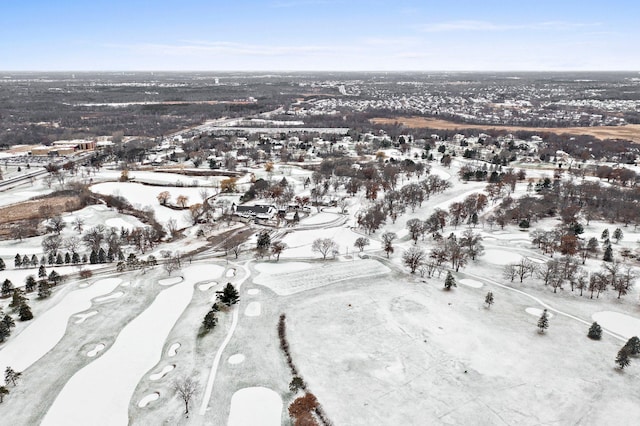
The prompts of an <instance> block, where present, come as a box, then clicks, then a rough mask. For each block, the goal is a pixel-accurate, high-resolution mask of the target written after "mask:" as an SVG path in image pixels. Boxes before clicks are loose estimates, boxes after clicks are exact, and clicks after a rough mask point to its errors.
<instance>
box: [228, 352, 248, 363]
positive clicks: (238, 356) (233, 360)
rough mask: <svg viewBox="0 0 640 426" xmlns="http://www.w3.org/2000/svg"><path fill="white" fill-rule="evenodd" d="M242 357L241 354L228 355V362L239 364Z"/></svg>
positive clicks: (242, 360) (242, 359)
mask: <svg viewBox="0 0 640 426" xmlns="http://www.w3.org/2000/svg"><path fill="white" fill-rule="evenodd" d="M244 358H245V357H244V355H243V354H234V355H231V356H230V357H229V360H228V362H229V364H240V363H242V362H244Z"/></svg>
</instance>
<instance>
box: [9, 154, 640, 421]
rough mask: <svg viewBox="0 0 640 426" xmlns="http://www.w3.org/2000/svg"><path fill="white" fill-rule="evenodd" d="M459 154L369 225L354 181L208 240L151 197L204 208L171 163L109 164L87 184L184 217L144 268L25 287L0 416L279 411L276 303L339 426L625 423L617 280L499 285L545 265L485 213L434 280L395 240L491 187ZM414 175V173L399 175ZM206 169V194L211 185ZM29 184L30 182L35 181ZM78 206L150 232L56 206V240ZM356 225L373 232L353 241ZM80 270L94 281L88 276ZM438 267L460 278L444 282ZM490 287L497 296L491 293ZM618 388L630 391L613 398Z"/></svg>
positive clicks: (637, 318) (206, 415)
mask: <svg viewBox="0 0 640 426" xmlns="http://www.w3.org/2000/svg"><path fill="white" fill-rule="evenodd" d="M459 167H460V164H459V163H458V162H457V161H456V162H454V163H453V165H452V167H451V168H446V167H444V166H442V165H439V164H435V163H434V164H433V166H432V174H434V175H437V176H440V177H441V178H443V179H447V180H449V181H450V182H451V183H452V187H451V188H450V189H448V190H446V191H444V192H442V193H435V194H433V195H432V196H431V198H430V199H429V200H425V201H424V202H423V203H422V204H421V205H418V206H416V208H415V210H413V209H407V211H406V212H405V213H404V214H403V215H401V216H399V217H398V218H397V220H395V221H391V220H387V221H386V222H385V223H384V224H383V225H382V226H381V228H380V229H378V230H376V231H375V232H373V233H367V232H365V230H364V229H362V228H361V227H359V226H358V225H357V219H358V213H359V212H361V211H362V210H363V209H364V208H365V207H366V206H367V205H368V203H369V201H368V200H366V199H365V198H364V197H362V196H359V195H357V196H354V197H351V198H349V206H348V209H346V211H345V213H344V214H343V213H340V209H338V208H336V207H326V208H325V210H324V211H319V210H320V209H316V208H315V207H314V208H313V209H311V211H310V212H309V213H308V214H307V215H305V217H304V218H303V219H302V220H301V221H300V223H299V224H298V225H296V226H297V228H296V227H295V226H289V227H285V226H284V225H279V226H272V225H269V226H268V227H267V226H262V225H259V224H255V223H249V224H247V225H241V226H237V227H236V228H234V226H236V225H232V226H229V225H227V224H223V223H222V221H221V222H220V223H219V224H217V225H216V227H214V229H213V230H212V231H211V230H207V232H208V234H207V235H206V237H202V236H197V232H196V229H197V226H194V225H192V223H191V222H190V221H189V219H188V217H187V215H186V211H183V210H181V209H176V208H169V207H165V206H162V205H160V204H159V202H158V199H157V195H158V193H159V192H161V191H165V190H166V191H168V192H169V193H170V196H171V199H172V200H173V201H175V200H176V198H177V197H178V196H179V195H184V196H187V197H188V198H189V200H191V202H190V204H192V203H196V202H198V203H199V202H202V199H201V194H200V192H199V190H200V189H201V188H198V187H176V186H172V183H173V181H171V180H170V179H174V180H175V179H176V177H175V176H173V175H170V174H168V173H167V174H159V175H154V174H152V173H146V172H141V173H137V174H136V181H135V182H117V181H115V180H117V176H118V174H116V173H114V172H113V171H104V173H103V175H102V176H99V177H98V178H96V182H99V183H96V184H94V185H92V190H93V191H95V192H96V193H101V194H105V195H120V196H122V197H124V198H125V199H127V200H129V201H130V202H131V204H133V205H137V206H139V207H141V208H144V207H146V206H151V208H152V209H153V210H154V211H155V214H156V218H157V220H158V221H159V222H160V223H166V222H168V221H169V220H171V219H173V220H175V221H177V222H178V225H179V226H180V227H186V228H187V230H186V231H185V232H184V234H183V235H182V236H180V237H179V238H176V239H175V240H173V241H171V242H169V243H162V244H160V245H158V246H154V247H151V248H148V251H145V252H144V254H143V253H138V255H139V258H146V257H148V256H149V255H151V254H152V255H154V257H156V258H157V260H159V264H158V265H157V266H148V267H145V268H140V269H133V268H126V267H122V270H120V271H116V268H115V266H114V265H99V264H98V265H89V264H87V265H79V266H71V265H58V266H49V265H47V272H49V271H50V270H54V269H55V270H56V271H59V273H60V274H63V275H69V277H70V278H69V279H68V280H66V281H65V282H63V283H62V284H60V285H58V286H56V287H54V288H53V294H52V296H51V297H50V298H47V299H44V300H40V298H38V297H37V294H36V293H35V292H33V293H29V294H28V295H27V298H28V302H29V303H30V305H31V306H32V310H33V314H34V318H33V319H32V320H30V321H25V322H22V321H16V327H15V329H13V330H12V333H11V335H10V336H9V337H8V338H7V339H6V340H5V341H4V342H3V343H0V368H2V369H4V368H6V367H7V366H10V367H12V368H13V369H14V370H16V371H20V372H22V378H21V382H19V385H16V386H14V385H9V386H10V387H9V389H10V392H11V393H10V394H9V395H8V396H6V397H5V402H4V403H3V404H1V405H0V414H1V415H2V419H3V422H6V424H11V425H31V424H44V425H54V426H56V425H126V424H133V425H154V424H172V425H173V424H175V425H229V426H254V425H264V426H281V425H289V424H292V422H291V420H290V417H289V411H288V408H289V405H290V404H291V403H292V402H293V401H294V400H295V399H296V398H298V397H300V396H302V395H303V394H304V392H303V391H302V390H299V389H298V390H295V391H292V390H291V389H290V383H291V381H292V378H293V377H292V373H291V370H290V367H289V365H288V364H287V361H286V358H285V355H284V354H283V352H282V350H281V349H280V343H279V334H278V328H277V327H278V321H279V318H280V315H281V314H286V324H287V328H286V336H287V339H288V344H289V348H290V352H291V358H292V360H293V363H295V365H296V367H297V370H298V373H299V374H300V376H301V377H303V378H304V381H305V383H306V385H307V386H308V388H307V392H312V393H313V395H315V397H317V400H318V402H319V403H320V404H321V405H322V407H323V409H324V411H325V412H326V413H327V416H328V417H329V418H330V419H331V421H332V422H333V424H335V425H424V424H479V425H493V424H522V425H537V424H580V425H582V424H585V425H600V424H616V425H626V424H629V425H631V424H636V421H635V420H637V419H640V406H639V405H638V404H636V403H635V402H634V401H637V400H638V398H640V389H639V388H638V386H636V383H635V381H636V378H637V372H638V371H639V370H638V369H639V368H640V365H637V361H636V360H633V361H632V364H631V366H630V367H628V368H627V369H625V370H624V374H621V373H620V372H619V371H618V370H616V369H615V368H614V366H613V358H614V356H615V353H616V352H617V350H618V349H619V348H620V347H621V345H622V344H624V342H625V341H626V340H627V339H628V338H630V337H632V336H636V335H638V334H640V312H639V310H638V302H637V301H638V290H637V288H631V289H630V290H629V294H628V295H626V296H625V297H624V298H621V299H618V298H617V297H616V294H615V292H613V291H609V292H605V293H602V294H598V297H595V296H594V297H593V298H591V297H589V294H588V292H587V291H586V290H585V294H584V295H583V296H579V295H578V294H577V291H570V290H569V288H568V287H567V286H565V288H561V289H560V290H558V291H557V292H554V291H553V289H552V288H551V287H550V286H546V285H543V284H542V283H541V281H540V279H538V278H533V277H526V279H524V280H523V282H522V283H521V282H520V280H519V279H518V278H517V277H515V278H514V279H512V280H510V279H508V278H507V277H505V275H504V273H503V271H504V269H505V267H506V266H508V265H512V264H517V263H518V262H526V263H532V264H536V265H541V266H542V265H545V264H546V263H547V261H548V260H550V259H551V256H550V255H548V254H545V253H543V252H542V251H541V250H540V249H539V248H538V247H537V246H536V244H533V243H532V242H531V241H530V239H529V234H528V232H525V231H523V230H521V229H519V227H518V226H516V225H513V224H508V225H506V226H505V227H504V228H503V227H499V226H489V225H488V224H486V223H485V222H482V223H478V224H475V225H473V226H472V225H471V224H460V225H457V226H451V225H447V226H446V227H445V229H444V231H443V232H442V234H443V236H444V238H445V239H446V238H447V236H450V234H454V235H455V236H456V238H462V237H463V233H464V232H465V231H467V230H472V231H473V232H476V233H477V234H478V235H480V236H481V237H482V239H483V240H482V241H483V246H484V250H483V251H482V253H481V254H479V255H478V256H477V258H476V259H475V260H469V261H468V263H467V264H466V265H464V266H463V267H461V268H460V269H459V270H458V271H456V270H455V269H456V268H454V267H453V265H452V264H451V262H449V261H447V262H446V263H445V264H444V266H442V267H441V268H440V269H438V270H434V272H433V274H432V275H430V274H428V273H426V272H425V270H424V269H417V270H416V271H415V273H410V271H409V269H408V267H407V265H406V263H405V262H404V261H403V253H404V252H406V251H409V250H411V249H412V248H422V249H425V250H426V251H427V252H428V250H430V249H431V248H433V247H434V246H435V243H434V241H433V239H432V238H431V236H430V235H428V234H427V235H426V236H422V237H420V238H416V239H415V240H412V239H411V236H410V233H409V232H407V223H408V221H409V220H410V219H414V218H419V219H421V220H424V219H426V218H427V217H429V216H430V215H431V214H432V213H433V212H434V211H436V209H437V208H442V209H447V208H448V205H449V204H450V203H452V202H454V201H462V200H464V199H465V198H466V197H468V195H469V194H473V193H477V192H480V191H482V190H483V189H484V187H485V186H486V185H485V183H479V182H469V183H465V184H461V183H460V182H459V181H458V179H457V177H456V175H457V168H459ZM278 171H281V170H280V169H276V172H278ZM255 173H256V175H257V176H264V177H266V176H267V174H266V173H264V172H263V171H255ZM288 173H289V174H288V175H287V176H286V178H287V180H288V181H290V182H291V184H292V185H293V186H294V187H295V189H296V191H298V192H300V193H302V192H304V191H307V193H308V190H307V189H306V188H305V187H303V183H304V181H305V179H306V178H307V177H308V176H309V175H310V173H309V171H308V170H305V169H302V168H298V167H297V166H292V167H290V169H289V171H288ZM112 175H113V176H112ZM275 177H276V178H277V179H281V178H282V177H281V176H278V175H276V176H275ZM243 179H245V180H247V178H246V177H244V178H243ZM247 181H248V180H247ZM414 181H417V178H416V177H415V176H414V177H408V178H406V179H405V184H407V183H410V182H414ZM142 182H145V183H152V184H153V186H151V185H148V184H143V183H142ZM199 183H200V184H202V185H203V186H204V185H206V186H207V187H208V188H210V187H211V186H212V185H213V183H214V182H213V179H199ZM157 185H162V186H157ZM164 185H167V186H164ZM525 186H526V183H524V182H523V183H518V186H517V188H516V190H515V192H514V194H515V195H523V194H524V193H525ZM38 188H39V187H38ZM38 188H35V189H34V190H33V191H34V192H35V193H36V194H38V193H41V192H45V188H40V189H38ZM13 191H14V192H15V194H14V195H15V197H17V198H16V199H19V198H20V197H25V194H24V193H25V192H26V189H25V188H18V189H16V190H13ZM340 195H344V194H342V193H341V194H340ZM382 196H383V194H381V197H382ZM492 208H495V206H491V205H490V206H489V207H488V209H489V210H488V211H490V210H491V209H492ZM78 218H82V219H83V220H84V222H85V227H87V228H90V227H92V226H97V225H104V226H105V227H107V228H111V227H112V228H116V229H117V231H118V233H126V230H132V229H136V228H138V227H141V226H144V223H142V222H141V221H140V220H139V219H138V218H137V217H134V216H131V215H127V214H122V213H119V212H118V211H117V210H116V209H113V208H109V207H107V206H106V205H104V204H98V205H93V206H89V207H85V208H83V209H81V210H77V211H74V212H70V213H65V214H64V215H63V219H64V221H65V222H66V223H68V224H69V226H68V227H66V228H65V229H64V230H62V231H61V238H63V239H69V238H71V237H72V236H76V235H78V233H77V232H76V231H74V230H73V229H71V227H72V224H73V223H74V221H76V220H77V219H78ZM556 222H557V219H556V218H542V219H540V221H539V222H538V223H537V224H536V225H535V226H536V227H538V228H542V229H546V228H552V227H553V226H555V225H556ZM242 226H244V227H245V228H246V229H250V230H251V231H252V235H251V237H250V239H249V240H247V241H246V242H245V243H244V244H245V245H244V246H243V247H242V250H241V251H239V253H238V256H236V255H235V254H234V253H233V252H232V251H231V250H229V249H228V248H227V249H223V248H222V247H221V246H220V245H219V244H218V245H216V244H217V243H211V241H214V240H215V237H216V236H218V235H224V238H229V235H232V233H233V232H235V231H236V230H237V229H240V228H242ZM606 227H610V228H612V229H613V226H611V225H610V224H607V223H605V222H603V221H598V220H593V221H591V223H590V224H589V225H587V226H585V230H584V231H585V235H587V236H592V235H595V236H599V235H600V234H601V233H602V230H603V229H605V228H606ZM243 229H244V228H243ZM263 229H267V230H269V231H270V232H271V235H272V237H273V239H274V240H276V239H277V240H278V241H281V242H283V243H284V244H285V245H286V247H285V249H284V251H282V253H281V254H279V256H278V257H277V256H276V255H268V256H264V257H259V256H256V253H255V251H253V249H254V248H255V246H256V240H257V237H256V234H257V233H259V232H260V231H261V230H263ZM114 232H115V231H114ZM385 232H393V233H395V234H396V236H397V237H396V239H395V240H394V242H393V244H394V250H393V251H392V252H389V253H387V252H385V251H384V250H383V244H382V241H381V240H382V235H383V234H384V233H385ZM625 235H626V236H625V239H624V240H623V241H622V242H620V243H619V244H618V245H617V246H616V249H620V248H622V247H633V245H634V244H636V241H637V240H638V239H639V238H640V232H637V231H636V230H635V229H633V228H632V227H631V226H630V227H629V228H625ZM207 238H210V240H207ZM318 238H329V239H332V240H333V241H334V242H335V244H336V249H335V251H334V252H329V253H328V254H327V256H326V258H324V256H322V255H321V254H320V253H319V252H318V251H317V250H316V249H315V248H314V246H313V244H314V241H315V240H316V239H318ZM359 238H367V239H368V242H369V244H367V245H364V246H362V247H361V249H359V248H357V247H355V246H354V244H355V242H356V240H357V239H359ZM43 239H44V238H43V237H42V236H40V237H32V238H24V239H23V240H21V241H17V240H16V241H1V242H0V256H1V257H3V259H4V261H5V263H6V264H7V268H6V270H4V271H0V277H1V278H2V280H4V279H10V280H11V281H12V282H13V284H14V285H15V286H16V287H17V286H24V282H25V280H26V278H27V276H29V275H37V274H38V269H37V268H35V267H30V266H29V267H24V268H19V267H14V265H13V257H14V256H15V254H16V253H20V254H21V255H25V254H26V255H28V256H29V257H30V256H31V255H33V254H35V255H37V256H39V255H40V254H41V251H42V248H41V245H42V243H43ZM223 241H226V239H223ZM191 250H193V252H192V251H191ZM163 251H164V252H172V253H176V252H181V254H182V258H181V264H180V266H179V267H177V268H175V269H167V268H166V267H165V262H168V261H169V260H170V259H171V257H170V255H167V254H166V253H163ZM557 257H559V255H557ZM600 264H601V261H600V259H597V258H595V257H592V258H587V259H586V260H585V264H584V266H585V268H586V269H587V271H588V272H589V273H590V274H591V273H594V272H595V271H597V269H598V268H599V267H600ZM634 267H635V265H634ZM88 270H91V271H92V274H93V275H92V276H86V275H87V274H86V273H85V275H84V277H83V278H81V277H80V272H81V271H88ZM448 272H451V274H452V276H453V277H454V279H455V281H456V285H455V286H454V287H453V288H452V289H450V290H445V289H444V283H445V277H446V276H447V273H448ZM227 283H230V284H232V285H233V286H234V287H235V288H236V289H237V290H238V293H239V302H238V303H237V304H235V305H231V306H229V307H227V306H221V305H220V303H218V305H220V306H218V308H217V309H218V311H216V315H217V316H216V318H217V323H216V325H215V327H214V328H213V329H212V330H210V331H209V332H203V329H202V323H203V318H204V316H205V314H206V313H207V312H208V311H209V310H210V309H212V304H213V303H214V302H216V301H217V300H218V298H219V297H218V296H219V294H220V293H221V292H223V289H224V287H225V286H226V285H227ZM489 291H490V292H492V294H493V297H494V298H495V303H494V304H493V305H490V306H487V304H485V296H486V295H487V292H489ZM10 302H11V297H7V298H4V299H2V302H1V303H2V308H3V312H4V313H7V312H11V308H10V307H9V303H10ZM544 309H547V311H548V319H549V328H548V329H547V330H545V331H544V333H543V332H540V331H539V330H538V328H537V321H538V319H539V318H540V316H541V315H542V313H543V310H544ZM593 321H597V322H598V323H599V324H600V326H601V327H602V328H603V331H604V333H603V336H602V339H601V340H600V341H594V340H590V339H588V338H587V337H586V333H587V329H588V327H589V325H591V323H592V322H593ZM612 354H613V356H612ZM187 378H189V379H191V380H192V381H193V384H194V389H195V391H194V393H193V395H191V397H190V399H189V415H188V416H186V415H185V403H184V401H183V399H182V398H181V397H180V395H179V394H178V393H177V391H176V384H177V383H181V382H183V381H184V380H185V379H187ZM622 393H625V394H627V395H629V396H628V397H627V398H626V399H625V400H624V401H622V402H621V401H620V399H619V395H620V394H622ZM31 401H36V402H34V403H33V404H31ZM3 422H0V423H3ZM3 424H4V423H3Z"/></svg>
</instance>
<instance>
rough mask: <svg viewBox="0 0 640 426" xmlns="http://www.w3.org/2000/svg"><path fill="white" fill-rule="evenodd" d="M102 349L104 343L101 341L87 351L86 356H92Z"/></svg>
mask: <svg viewBox="0 0 640 426" xmlns="http://www.w3.org/2000/svg"><path fill="white" fill-rule="evenodd" d="M103 349H104V344H103V343H98V344H97V345H96V347H95V348H93V349H92V350H90V351H89V352H87V356H88V357H89V358H93V357H94V356H96V355H98V352H100V351H101V350H103Z"/></svg>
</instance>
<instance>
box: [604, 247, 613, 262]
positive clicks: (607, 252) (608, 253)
mask: <svg viewBox="0 0 640 426" xmlns="http://www.w3.org/2000/svg"><path fill="white" fill-rule="evenodd" d="M602 260H604V261H605V262H613V249H612V248H611V245H610V244H609V245H607V246H606V247H605V248H604V256H602Z"/></svg>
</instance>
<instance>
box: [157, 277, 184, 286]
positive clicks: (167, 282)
mask: <svg viewBox="0 0 640 426" xmlns="http://www.w3.org/2000/svg"><path fill="white" fill-rule="evenodd" d="M180 282H182V277H169V278H163V279H161V280H158V284H160V285H174V284H178V283H180Z"/></svg>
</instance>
